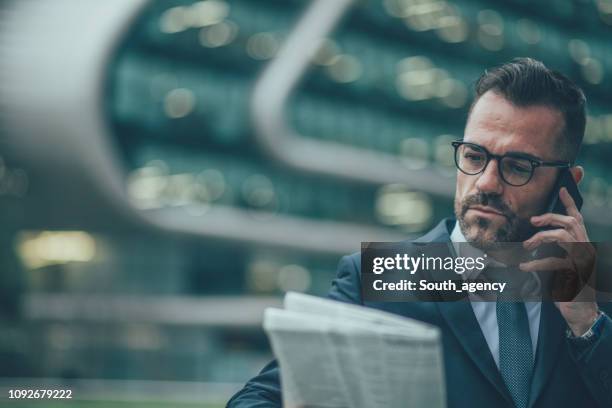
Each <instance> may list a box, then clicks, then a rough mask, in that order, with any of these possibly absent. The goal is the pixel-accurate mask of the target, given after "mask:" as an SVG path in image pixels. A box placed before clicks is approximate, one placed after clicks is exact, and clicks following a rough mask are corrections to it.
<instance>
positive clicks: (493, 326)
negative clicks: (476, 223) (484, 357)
mask: <svg viewBox="0 0 612 408" xmlns="http://www.w3.org/2000/svg"><path fill="white" fill-rule="evenodd" d="M450 239H451V241H452V242H453V247H454V248H455V253H456V255H457V256H461V257H466V256H469V257H474V258H475V257H478V256H482V255H483V252H482V251H481V250H480V249H478V248H475V247H473V246H471V245H465V244H464V245H456V244H457V243H459V242H467V240H466V239H465V236H464V235H463V233H462V232H461V228H459V223H458V222H457V223H455V228H453V232H452V233H451V236H450ZM476 276H477V275H475V274H474V273H471V274H468V275H465V274H464V278H465V279H467V278H469V279H474V278H475V277H476ZM470 300H471V301H470V304H471V305H472V309H473V310H474V315H476V320H478V324H479V325H480V329H481V330H482V334H483V335H484V338H485V340H486V341H487V345H488V346H489V350H490V351H491V354H492V355H493V360H495V364H496V365H497V368H499V326H498V325H497V311H496V305H495V304H496V302H485V301H474V300H472V297H470ZM524 303H525V308H526V309H527V317H528V319H529V333H530V335H531V345H532V347H533V356H534V358H535V354H536V345H537V344H538V334H539V331H540V315H541V312H542V303H541V302H524Z"/></svg>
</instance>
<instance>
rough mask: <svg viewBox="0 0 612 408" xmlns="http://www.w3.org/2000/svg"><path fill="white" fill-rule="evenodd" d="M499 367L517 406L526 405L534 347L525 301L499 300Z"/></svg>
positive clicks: (518, 407) (524, 406)
mask: <svg viewBox="0 0 612 408" xmlns="http://www.w3.org/2000/svg"><path fill="white" fill-rule="evenodd" d="M496 311H497V324H498V326H499V370H500V372H501V375H502V378H503V379H504V382H505V383H506V387H508V391H509V392H510V395H511V396H512V399H513V400H514V404H515V405H516V408H527V404H528V403H529V391H530V389H531V376H532V373H533V350H532V345H531V334H530V333H529V319H528V318H527V310H526V309H525V304H524V303H522V302H508V301H498V302H497V307H496Z"/></svg>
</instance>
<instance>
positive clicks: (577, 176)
mask: <svg viewBox="0 0 612 408" xmlns="http://www.w3.org/2000/svg"><path fill="white" fill-rule="evenodd" d="M570 172H571V173H572V177H574V181H575V182H576V184H580V182H581V181H582V179H583V178H584V168H583V167H582V166H574V167H572V168H571V169H570Z"/></svg>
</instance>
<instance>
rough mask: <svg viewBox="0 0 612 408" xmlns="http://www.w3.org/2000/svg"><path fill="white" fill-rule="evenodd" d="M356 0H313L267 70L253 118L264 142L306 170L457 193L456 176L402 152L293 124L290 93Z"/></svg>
mask: <svg viewBox="0 0 612 408" xmlns="http://www.w3.org/2000/svg"><path fill="white" fill-rule="evenodd" d="M353 3H355V0H315V1H313V2H312V5H311V6H310V7H309V8H308V10H307V11H306V13H305V14H304V15H303V16H302V18H301V20H300V22H299V23H298V25H297V27H296V28H295V30H293V32H292V33H291V34H290V35H289V38H288V39H287V40H286V41H285V43H284V44H283V46H282V48H281V49H280V51H279V53H278V55H277V57H276V58H275V59H274V60H273V61H272V62H271V63H270V65H269V66H268V67H267V68H266V69H265V71H264V72H263V74H262V76H261V78H260V79H259V81H258V82H257V84H256V86H255V89H254V91H253V96H252V101H251V119H252V121H253V124H254V126H255V129H256V131H257V137H258V141H259V143H260V144H261V146H262V147H263V148H264V150H265V151H266V152H267V153H268V154H269V155H270V156H271V157H272V158H274V159H275V160H276V161H278V162H280V163H282V164H283V165H285V166H287V167H290V168H292V169H296V170H298V171H301V172H305V173H311V174H316V175H319V176H325V177H335V178H338V179H341V180H344V181H347V182H353V183H368V184H388V183H402V184H404V185H406V186H408V187H409V188H413V189H415V190H419V191H422V192H425V193H429V194H433V195H436V196H439V197H445V198H451V197H453V195H454V192H455V189H454V185H455V180H454V178H453V177H445V176H443V175H441V174H440V172H437V171H435V169H432V168H429V169H419V170H413V169H408V168H407V167H406V165H405V160H403V159H401V158H400V157H398V156H394V155H390V154H385V153H377V152H374V151H371V150H367V149H363V148H357V147H352V146H347V145H342V144H339V143H334V142H330V141H318V140H315V139H314V138H308V137H306V136H304V135H300V134H299V132H298V131H297V130H295V129H294V128H292V127H291V126H289V125H288V123H287V119H286V116H287V115H286V107H287V106H288V104H289V101H290V98H291V95H292V94H293V92H294V91H295V89H296V88H297V87H298V85H299V84H300V81H301V80H302V79H303V77H304V75H305V73H306V71H307V70H308V68H309V67H310V66H311V60H312V56H313V55H314V53H315V52H316V51H317V50H318V49H319V47H320V46H321V45H322V43H323V40H324V39H325V38H326V37H328V36H329V35H330V34H331V33H332V31H333V30H334V28H335V27H336V26H337V25H338V24H339V22H340V21H341V19H342V17H343V16H344V15H345V14H346V12H347V11H348V10H349V8H350V7H351V6H352V5H353ZM372 137H375V135H372Z"/></svg>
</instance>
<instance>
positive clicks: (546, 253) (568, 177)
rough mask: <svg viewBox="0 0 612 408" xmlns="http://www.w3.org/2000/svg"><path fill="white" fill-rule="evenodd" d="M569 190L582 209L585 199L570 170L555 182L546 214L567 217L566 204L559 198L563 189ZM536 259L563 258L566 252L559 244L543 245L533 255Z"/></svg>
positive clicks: (564, 171) (577, 206) (546, 228)
mask: <svg viewBox="0 0 612 408" xmlns="http://www.w3.org/2000/svg"><path fill="white" fill-rule="evenodd" d="M563 187H565V188H567V191H568V193H569V194H570V196H571V197H572V198H573V199H574V202H575V203H576V208H578V211H580V209H581V208H582V203H583V199H582V196H581V195H580V191H578V185H576V182H575V181H574V177H572V173H571V172H570V171H569V169H563V170H561V173H560V174H559V176H558V177H557V181H556V182H555V186H554V187H553V190H552V192H551V193H550V196H549V199H548V206H547V207H546V210H545V211H544V213H545V214H546V213H555V214H562V215H567V211H566V210H565V204H563V201H561V198H559V192H560V191H561V188H563ZM556 228H558V227H554V226H548V225H547V226H544V227H540V228H537V229H536V230H537V231H547V230H551V229H556ZM532 255H533V257H534V258H546V257H563V256H564V255H565V251H564V250H563V249H561V247H560V246H558V245H557V244H553V243H551V244H542V245H541V246H540V247H539V248H538V249H536V250H535V251H534V253H533V254H532Z"/></svg>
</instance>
